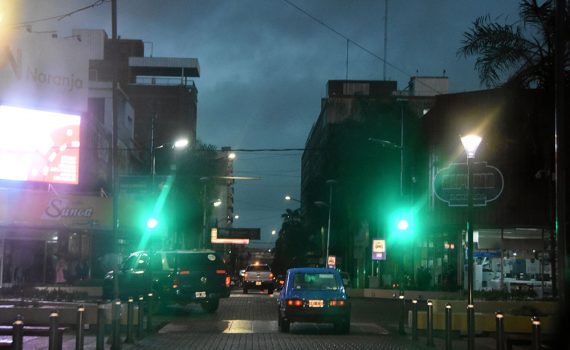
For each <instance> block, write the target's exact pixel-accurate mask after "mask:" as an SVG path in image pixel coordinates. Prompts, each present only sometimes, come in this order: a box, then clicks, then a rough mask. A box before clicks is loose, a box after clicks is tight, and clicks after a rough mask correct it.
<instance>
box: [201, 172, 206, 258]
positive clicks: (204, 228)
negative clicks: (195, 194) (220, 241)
mask: <svg viewBox="0 0 570 350" xmlns="http://www.w3.org/2000/svg"><path fill="white" fill-rule="evenodd" d="M200 181H202V183H203V184H204V187H203V189H202V211H203V212H202V240H201V241H202V242H201V243H202V244H201V246H202V248H203V249H206V210H207V207H206V204H207V199H206V189H207V187H206V186H207V184H208V182H207V181H208V178H207V177H202V178H200Z"/></svg>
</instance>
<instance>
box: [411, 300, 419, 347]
mask: <svg viewBox="0 0 570 350" xmlns="http://www.w3.org/2000/svg"><path fill="white" fill-rule="evenodd" d="M412 340H418V301H417V300H416V299H414V300H412Z"/></svg>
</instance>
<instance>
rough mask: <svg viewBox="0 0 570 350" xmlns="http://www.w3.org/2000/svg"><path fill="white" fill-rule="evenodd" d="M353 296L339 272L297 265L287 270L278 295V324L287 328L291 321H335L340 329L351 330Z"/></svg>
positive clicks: (281, 328)
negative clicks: (283, 285) (347, 290)
mask: <svg viewBox="0 0 570 350" xmlns="http://www.w3.org/2000/svg"><path fill="white" fill-rule="evenodd" d="M350 308H351V307H350V300H349V299H348V296H347V294H346V290H345V287H344V285H343V282H342V277H341V275H340V273H339V272H338V271H337V270H335V269H327V268H314V267H305V268H294V269H289V270H288V271H287V278H286V281H285V287H284V288H283V290H282V291H281V293H280V294H279V298H278V316H277V317H278V319H277V320H278V325H279V330H280V331H281V332H288V331H289V327H290V324H291V323H292V322H314V323H332V324H334V327H335V329H336V330H337V331H338V332H341V333H348V332H350Z"/></svg>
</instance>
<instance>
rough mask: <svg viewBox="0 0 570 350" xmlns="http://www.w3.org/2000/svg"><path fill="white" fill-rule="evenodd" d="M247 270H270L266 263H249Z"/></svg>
mask: <svg viewBox="0 0 570 350" xmlns="http://www.w3.org/2000/svg"><path fill="white" fill-rule="evenodd" d="M247 271H270V269H269V266H268V265H250V266H248V268H247Z"/></svg>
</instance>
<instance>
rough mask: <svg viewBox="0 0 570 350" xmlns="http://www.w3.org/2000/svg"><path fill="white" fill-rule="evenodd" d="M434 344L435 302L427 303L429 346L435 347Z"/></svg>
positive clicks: (429, 301)
mask: <svg viewBox="0 0 570 350" xmlns="http://www.w3.org/2000/svg"><path fill="white" fill-rule="evenodd" d="M434 345H435V343H434V342H433V302H432V301H431V300H428V301H427V346H434Z"/></svg>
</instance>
